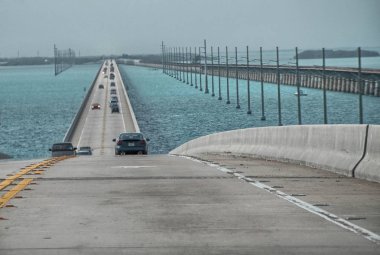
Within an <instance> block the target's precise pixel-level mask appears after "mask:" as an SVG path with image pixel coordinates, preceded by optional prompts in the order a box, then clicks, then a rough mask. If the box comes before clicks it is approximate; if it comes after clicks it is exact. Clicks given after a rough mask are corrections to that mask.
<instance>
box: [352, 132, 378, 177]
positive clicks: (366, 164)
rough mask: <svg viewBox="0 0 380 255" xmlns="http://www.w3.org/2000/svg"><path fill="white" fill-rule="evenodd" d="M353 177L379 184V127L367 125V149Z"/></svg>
mask: <svg viewBox="0 0 380 255" xmlns="http://www.w3.org/2000/svg"><path fill="white" fill-rule="evenodd" d="M355 177H356V178H360V179H365V180H369V181H376V182H380V125H369V127H368V135H367V149H366V153H365V156H364V158H363V160H362V161H361V162H360V164H359V165H358V166H357V168H356V170H355Z"/></svg>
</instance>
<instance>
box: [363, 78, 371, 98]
mask: <svg viewBox="0 0 380 255" xmlns="http://www.w3.org/2000/svg"><path fill="white" fill-rule="evenodd" d="M369 84H370V83H369V81H364V82H363V86H364V88H363V91H364V92H363V93H364V95H368V94H369Z"/></svg>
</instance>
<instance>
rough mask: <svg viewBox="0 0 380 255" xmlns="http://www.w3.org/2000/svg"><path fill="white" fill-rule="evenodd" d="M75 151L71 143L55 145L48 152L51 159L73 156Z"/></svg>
mask: <svg viewBox="0 0 380 255" xmlns="http://www.w3.org/2000/svg"><path fill="white" fill-rule="evenodd" d="M76 149H77V148H76V147H74V146H73V144H72V143H55V144H53V146H52V147H51V148H50V149H49V151H51V156H52V157H60V156H75V154H76V153H75V151H76Z"/></svg>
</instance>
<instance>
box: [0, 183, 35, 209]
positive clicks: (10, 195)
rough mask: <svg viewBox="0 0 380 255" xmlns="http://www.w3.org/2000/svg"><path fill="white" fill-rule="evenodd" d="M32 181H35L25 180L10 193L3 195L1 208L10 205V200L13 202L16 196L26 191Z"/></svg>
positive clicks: (0, 201)
mask: <svg viewBox="0 0 380 255" xmlns="http://www.w3.org/2000/svg"><path fill="white" fill-rule="evenodd" d="M32 181H33V179H24V180H22V181H21V182H20V183H19V184H17V185H16V186H15V187H14V188H12V189H11V190H10V191H8V192H7V193H5V195H3V196H2V197H1V198H0V208H2V207H4V206H5V205H6V204H7V203H8V201H9V200H11V199H12V198H13V197H14V196H16V195H17V193H19V192H20V191H22V190H23V189H25V187H26V186H28V185H29V184H30V183H31V182H32Z"/></svg>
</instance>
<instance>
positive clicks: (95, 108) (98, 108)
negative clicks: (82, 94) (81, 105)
mask: <svg viewBox="0 0 380 255" xmlns="http://www.w3.org/2000/svg"><path fill="white" fill-rule="evenodd" d="M91 110H100V104H98V103H93V104H92V105H91Z"/></svg>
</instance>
